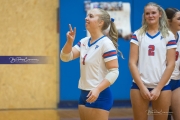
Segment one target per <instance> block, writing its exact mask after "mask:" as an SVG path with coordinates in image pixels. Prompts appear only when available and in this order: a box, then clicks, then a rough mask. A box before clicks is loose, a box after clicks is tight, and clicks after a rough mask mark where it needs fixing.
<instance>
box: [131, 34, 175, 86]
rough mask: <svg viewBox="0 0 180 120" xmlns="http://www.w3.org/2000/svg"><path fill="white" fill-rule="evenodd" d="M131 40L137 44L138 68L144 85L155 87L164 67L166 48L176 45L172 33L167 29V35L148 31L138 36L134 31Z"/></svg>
mask: <svg viewBox="0 0 180 120" xmlns="http://www.w3.org/2000/svg"><path fill="white" fill-rule="evenodd" d="M131 42H132V43H134V44H136V45H138V46H139V59H138V70H139V73H140V77H141V80H142V81H143V83H144V85H145V86H146V87H148V88H155V87H156V86H157V84H158V83H159V81H160V79H161V77H162V75H163V73H164V71H165V69H166V53H167V49H171V48H176V47H177V45H176V40H175V38H174V35H173V33H172V32H170V31H169V36H167V37H166V38H163V37H162V34H161V33H160V32H158V33H157V34H156V35H154V36H151V35H150V34H148V33H145V34H143V35H141V36H140V35H139V31H136V32H135V33H134V34H133V36H132V39H131ZM133 81H134V80H133ZM134 82H135V81H134ZM168 83H169V81H168V82H167V83H166V84H168Z"/></svg>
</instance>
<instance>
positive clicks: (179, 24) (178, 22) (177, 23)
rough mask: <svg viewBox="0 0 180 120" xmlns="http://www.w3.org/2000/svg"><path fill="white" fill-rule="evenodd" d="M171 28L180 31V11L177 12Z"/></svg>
mask: <svg viewBox="0 0 180 120" xmlns="http://www.w3.org/2000/svg"><path fill="white" fill-rule="evenodd" d="M170 27H171V29H173V30H175V31H180V12H177V13H176V14H175V16H174V17H173V19H172V21H171V22H170Z"/></svg>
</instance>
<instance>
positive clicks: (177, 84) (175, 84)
mask: <svg viewBox="0 0 180 120" xmlns="http://www.w3.org/2000/svg"><path fill="white" fill-rule="evenodd" d="M169 85H170V86H171V90H172V91H173V90H175V89H177V88H178V87H180V80H173V79H171V81H170V83H169Z"/></svg>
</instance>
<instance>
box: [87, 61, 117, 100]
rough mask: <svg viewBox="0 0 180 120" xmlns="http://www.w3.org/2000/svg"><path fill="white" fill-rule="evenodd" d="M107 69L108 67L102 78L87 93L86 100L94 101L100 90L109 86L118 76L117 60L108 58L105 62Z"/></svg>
mask: <svg viewBox="0 0 180 120" xmlns="http://www.w3.org/2000/svg"><path fill="white" fill-rule="evenodd" d="M105 65H106V67H107V69H109V72H108V74H107V75H106V77H105V78H104V80H103V81H102V82H101V83H100V84H99V85H98V86H97V87H96V88H95V89H93V90H91V91H90V92H89V94H88V95H87V100H86V101H87V102H89V103H92V102H94V101H96V99H97V98H98V96H99V93H100V92H102V91H103V90H104V89H106V88H107V87H109V86H110V85H111V84H112V83H113V82H114V81H115V80H116V79H117V77H118V75H119V70H118V60H117V59H114V60H110V61H108V62H106V63H105Z"/></svg>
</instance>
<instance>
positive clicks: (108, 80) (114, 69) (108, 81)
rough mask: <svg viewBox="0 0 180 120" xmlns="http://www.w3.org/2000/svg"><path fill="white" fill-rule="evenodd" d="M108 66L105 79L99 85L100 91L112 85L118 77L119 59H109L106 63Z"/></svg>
mask: <svg viewBox="0 0 180 120" xmlns="http://www.w3.org/2000/svg"><path fill="white" fill-rule="evenodd" d="M105 65H106V68H107V69H108V73H107V75H106V76H105V78H104V80H103V81H102V82H101V83H100V84H99V85H98V87H97V88H98V89H99V91H103V90H104V89H105V88H107V87H109V86H110V85H112V84H113V83H114V82H115V81H116V79H117V78H118V76H119V70H118V67H119V65H118V60H117V59H114V60H111V61H108V62H106V63H105Z"/></svg>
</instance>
